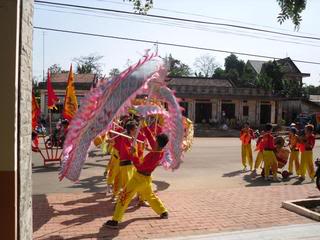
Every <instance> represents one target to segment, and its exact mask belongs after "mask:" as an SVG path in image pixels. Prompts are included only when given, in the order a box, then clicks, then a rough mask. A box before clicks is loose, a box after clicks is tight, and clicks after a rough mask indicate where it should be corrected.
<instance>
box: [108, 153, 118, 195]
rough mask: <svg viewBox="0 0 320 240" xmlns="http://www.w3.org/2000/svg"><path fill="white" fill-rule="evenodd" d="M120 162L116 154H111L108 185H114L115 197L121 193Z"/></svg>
mask: <svg viewBox="0 0 320 240" xmlns="http://www.w3.org/2000/svg"><path fill="white" fill-rule="evenodd" d="M119 163H120V160H119V157H118V156H117V155H116V154H113V152H111V159H110V162H109V165H108V177H107V184H108V185H112V193H113V196H117V195H118V193H119V191H120V166H119Z"/></svg>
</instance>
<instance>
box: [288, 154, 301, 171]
mask: <svg viewBox="0 0 320 240" xmlns="http://www.w3.org/2000/svg"><path fill="white" fill-rule="evenodd" d="M293 164H294V166H295V169H296V174H297V175H300V170H299V168H300V163H299V151H291V153H290V157H289V169H288V170H289V173H293Z"/></svg>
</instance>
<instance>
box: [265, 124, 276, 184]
mask: <svg viewBox="0 0 320 240" xmlns="http://www.w3.org/2000/svg"><path fill="white" fill-rule="evenodd" d="M271 131H272V125H271V124H270V123H267V124H266V126H265V134H263V140H262V146H263V161H264V178H265V180H269V174H270V168H271V170H272V175H273V180H274V181H279V180H278V177H277V169H278V161H277V158H276V155H275V153H274V151H275V149H276V146H275V144H274V137H273V136H272V135H271Z"/></svg>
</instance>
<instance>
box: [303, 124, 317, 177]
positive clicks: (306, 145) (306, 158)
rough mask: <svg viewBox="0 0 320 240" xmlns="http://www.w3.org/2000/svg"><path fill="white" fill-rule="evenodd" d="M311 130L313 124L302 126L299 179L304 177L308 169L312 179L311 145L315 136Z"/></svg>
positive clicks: (313, 173)
mask: <svg viewBox="0 0 320 240" xmlns="http://www.w3.org/2000/svg"><path fill="white" fill-rule="evenodd" d="M313 130H314V127H313V125H311V124H308V125H306V126H305V128H304V132H305V134H304V136H303V137H302V139H301V144H300V146H301V147H300V151H301V172H300V173H301V180H304V179H305V175H306V171H308V174H309V177H310V178H311V181H314V176H315V171H314V165H313V147H314V145H315V136H314V134H313Z"/></svg>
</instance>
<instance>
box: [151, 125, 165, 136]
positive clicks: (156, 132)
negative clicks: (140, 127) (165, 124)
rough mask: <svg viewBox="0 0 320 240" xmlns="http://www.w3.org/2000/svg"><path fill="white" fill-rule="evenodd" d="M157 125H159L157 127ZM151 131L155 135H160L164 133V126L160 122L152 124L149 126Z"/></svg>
mask: <svg viewBox="0 0 320 240" xmlns="http://www.w3.org/2000/svg"><path fill="white" fill-rule="evenodd" d="M156 126H157V127H156ZM149 129H150V131H151V133H152V134H154V135H155V136H157V135H159V134H160V133H162V127H161V126H159V124H155V123H154V124H152V125H151V126H150V127H149Z"/></svg>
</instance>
